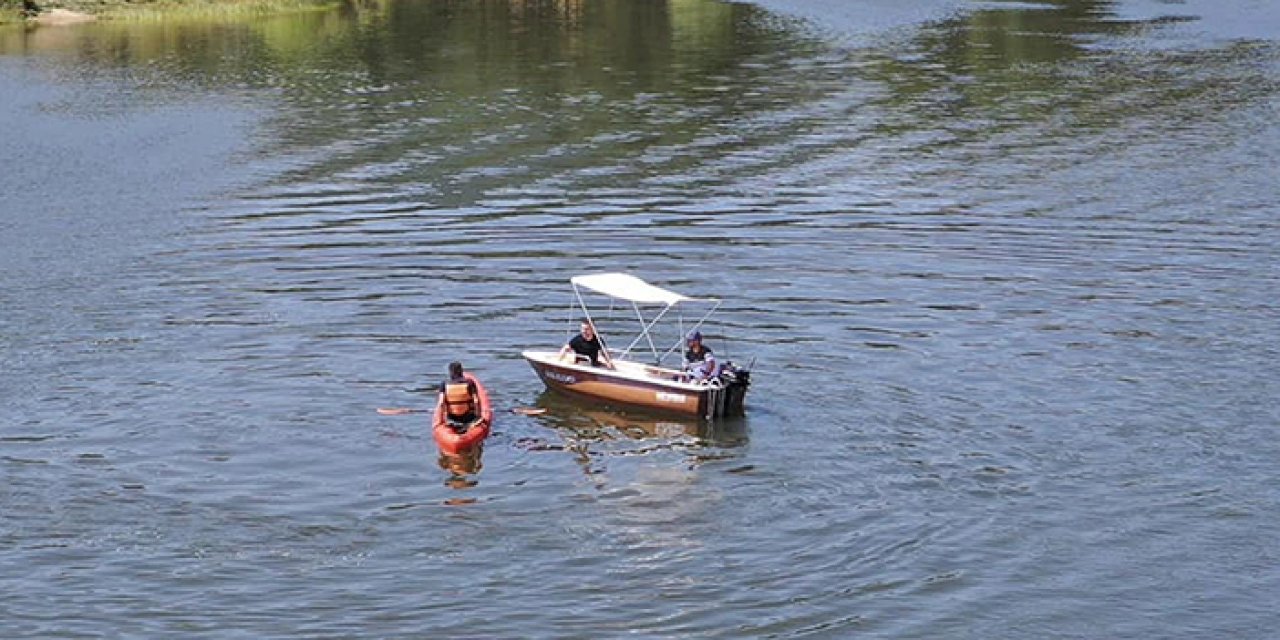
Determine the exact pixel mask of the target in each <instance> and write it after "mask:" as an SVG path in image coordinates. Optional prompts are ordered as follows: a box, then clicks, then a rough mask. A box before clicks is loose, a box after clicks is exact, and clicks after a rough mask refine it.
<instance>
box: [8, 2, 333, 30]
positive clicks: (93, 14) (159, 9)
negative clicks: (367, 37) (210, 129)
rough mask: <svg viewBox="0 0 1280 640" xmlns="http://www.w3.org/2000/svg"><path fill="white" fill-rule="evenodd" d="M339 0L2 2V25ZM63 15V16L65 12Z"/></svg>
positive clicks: (256, 10)
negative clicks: (61, 17) (56, 16)
mask: <svg viewBox="0 0 1280 640" xmlns="http://www.w3.org/2000/svg"><path fill="white" fill-rule="evenodd" d="M336 1H337V0H0V25H4V24H13V23H23V22H26V23H38V22H40V21H41V20H40V18H41V17H42V16H44V17H47V16H50V15H52V12H55V11H58V10H61V12H70V13H69V14H62V15H71V16H84V17H86V18H87V19H93V20H120V19H147V18H162V17H166V16H176V15H183V16H192V15H243V14H266V13H283V12H288V11H300V10H308V9H316V8H321V7H330V6H333V5H334V3H335V2H336ZM61 12H59V13H61Z"/></svg>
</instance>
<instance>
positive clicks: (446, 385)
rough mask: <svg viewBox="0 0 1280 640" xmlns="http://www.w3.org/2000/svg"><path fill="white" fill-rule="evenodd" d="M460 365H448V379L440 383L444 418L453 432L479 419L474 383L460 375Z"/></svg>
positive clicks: (452, 363) (457, 363) (478, 397)
mask: <svg viewBox="0 0 1280 640" xmlns="http://www.w3.org/2000/svg"><path fill="white" fill-rule="evenodd" d="M462 373H463V372H462V363H461V362H450V363H449V378H448V379H447V380H445V381H444V382H441V383H440V398H439V400H438V402H439V403H441V404H442V405H443V406H444V410H445V417H446V418H447V419H448V420H449V425H450V426H452V427H453V428H454V430H457V431H461V430H464V429H466V427H467V426H468V425H470V424H471V423H472V422H475V420H476V419H477V418H479V417H480V394H479V393H478V392H477V391H476V383H474V382H472V381H470V380H468V379H467V378H466V377H465V376H463V375H462Z"/></svg>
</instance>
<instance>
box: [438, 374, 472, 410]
mask: <svg viewBox="0 0 1280 640" xmlns="http://www.w3.org/2000/svg"><path fill="white" fill-rule="evenodd" d="M444 408H445V413H448V414H449V415H450V416H453V417H455V418H463V417H466V416H474V415H476V399H475V396H473V395H472V394H471V383H470V382H468V381H466V380H463V381H462V382H446V383H445V385H444Z"/></svg>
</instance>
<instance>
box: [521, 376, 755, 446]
mask: <svg viewBox="0 0 1280 640" xmlns="http://www.w3.org/2000/svg"><path fill="white" fill-rule="evenodd" d="M537 406H539V407H543V408H546V409H547V413H546V414H545V415H543V416H542V417H540V418H539V419H540V421H541V422H542V423H543V424H545V425H546V426H548V427H552V428H554V429H557V430H560V431H562V432H564V433H567V434H572V436H573V438H574V439H576V440H580V441H581V440H585V441H612V442H615V443H622V442H632V443H633V444H641V442H638V441H644V442H646V443H648V444H650V445H652V446H653V447H655V448H673V447H675V446H677V445H682V446H688V445H694V446H701V447H725V448H728V447H737V446H741V445H743V444H745V443H746V440H747V419H746V417H745V416H740V417H735V418H720V419H716V420H705V419H698V418H692V417H684V416H671V415H666V414H660V413H651V412H646V411H644V410H639V409H634V408H631V407H622V406H614V405H605V404H600V403H595V402H592V403H584V402H583V401H582V400H581V399H580V398H570V397H566V396H564V395H562V394H560V393H556V392H554V391H551V390H547V391H543V392H542V394H541V395H539V396H538V400H537ZM643 451H644V449H641V450H640V451H632V452H633V453H637V452H643Z"/></svg>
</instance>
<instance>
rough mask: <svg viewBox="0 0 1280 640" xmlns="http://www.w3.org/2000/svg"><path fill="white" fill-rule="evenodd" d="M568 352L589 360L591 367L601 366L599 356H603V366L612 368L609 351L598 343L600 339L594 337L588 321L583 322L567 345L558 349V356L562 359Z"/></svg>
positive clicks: (594, 334) (592, 328)
mask: <svg viewBox="0 0 1280 640" xmlns="http://www.w3.org/2000/svg"><path fill="white" fill-rule="evenodd" d="M570 351H572V352H573V353H575V354H577V355H580V356H586V357H587V359H589V360H591V366H593V367H599V366H601V363H600V360H601V358H600V356H601V355H603V356H604V366H606V367H609V368H612V367H613V363H612V361H610V360H609V351H608V350H607V349H605V348H604V345H603V343H601V342H600V337H599V336H597V335H596V328H595V326H594V325H592V324H591V322H590V321H589V320H583V321H582V327H581V329H580V330H579V333H578V335H576V336H574V337H572V338H570V339H569V343H568V344H566V345H564V346H563V347H560V356H561V357H564V355H565V354H567V353H569V352H570Z"/></svg>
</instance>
